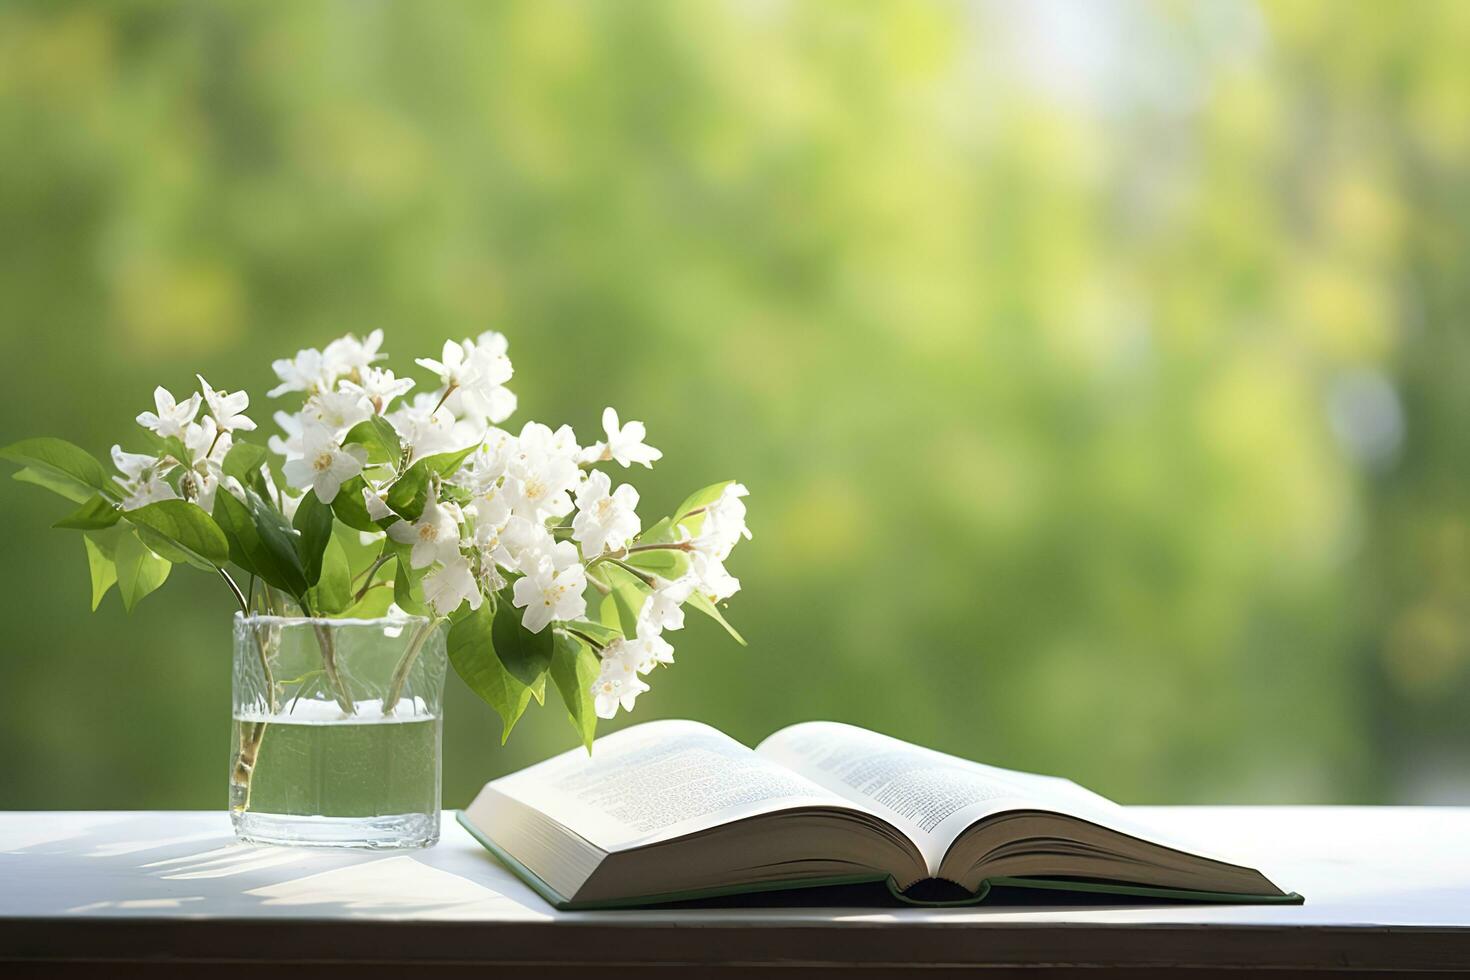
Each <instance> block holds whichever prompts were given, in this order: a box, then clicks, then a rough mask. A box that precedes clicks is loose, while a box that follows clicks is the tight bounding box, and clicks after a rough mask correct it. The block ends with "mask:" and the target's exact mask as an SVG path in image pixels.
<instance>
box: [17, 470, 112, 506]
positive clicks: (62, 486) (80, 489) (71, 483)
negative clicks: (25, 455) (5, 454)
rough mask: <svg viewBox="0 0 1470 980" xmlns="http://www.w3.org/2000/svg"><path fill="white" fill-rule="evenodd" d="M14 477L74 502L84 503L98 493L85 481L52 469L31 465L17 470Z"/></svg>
mask: <svg viewBox="0 0 1470 980" xmlns="http://www.w3.org/2000/svg"><path fill="white" fill-rule="evenodd" d="M12 478H13V479H15V480H18V481H20V482H21V483H29V484H30V485H31V486H35V487H41V488H43V489H46V490H50V491H51V492H52V493H54V494H58V495H60V496H62V497H65V498H66V499H67V500H70V501H71V502H72V503H74V504H80V503H84V502H86V501H87V500H88V499H90V498H91V497H92V496H93V495H94V494H95V493H96V491H95V490H93V489H92V488H91V487H89V486H87V485H86V484H85V483H79V482H77V481H76V480H73V479H72V478H71V477H69V476H65V475H63V474H60V473H54V472H52V471H51V470H38V469H32V468H31V467H29V466H27V467H26V468H25V469H20V470H16V471H15V473H14V474H13V476H12Z"/></svg>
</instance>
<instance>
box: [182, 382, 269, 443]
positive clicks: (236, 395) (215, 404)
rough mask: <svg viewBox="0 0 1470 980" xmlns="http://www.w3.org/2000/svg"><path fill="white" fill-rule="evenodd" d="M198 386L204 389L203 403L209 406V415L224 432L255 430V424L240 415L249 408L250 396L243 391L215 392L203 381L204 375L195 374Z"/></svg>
mask: <svg viewBox="0 0 1470 980" xmlns="http://www.w3.org/2000/svg"><path fill="white" fill-rule="evenodd" d="M194 377H196V378H198V379H199V384H200V386H201V387H202V388H203V389H204V401H205V403H206V404H208V405H209V414H210V415H213V416H214V420H215V422H216V423H218V424H219V427H220V428H221V429H223V430H224V431H226V432H234V431H235V430H237V429H238V430H239V431H241V432H249V431H250V430H251V429H254V428H255V423H254V422H252V421H250V420H249V419H248V418H246V417H245V416H244V415H242V414H241V413H242V412H244V411H245V409H247V408H249V407H250V396H249V395H247V394H246V393H245V392H243V391H236V392H228V391H224V390H223V389H221V390H220V391H215V390H214V389H213V388H211V387H210V386H209V382H208V381H205V380H204V375H202V374H196V375H194Z"/></svg>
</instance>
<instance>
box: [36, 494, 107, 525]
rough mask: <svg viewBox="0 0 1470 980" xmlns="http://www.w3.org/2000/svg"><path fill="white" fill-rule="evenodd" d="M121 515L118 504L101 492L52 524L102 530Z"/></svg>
mask: <svg viewBox="0 0 1470 980" xmlns="http://www.w3.org/2000/svg"><path fill="white" fill-rule="evenodd" d="M121 516H122V515H121V514H120V513H119V512H118V509H117V505H116V504H114V503H112V502H111V501H110V500H108V499H106V498H105V497H103V496H102V495H101V494H93V495H92V496H91V497H89V498H87V502H86V503H84V504H82V506H81V507H79V508H77V509H76V510H74V511H72V512H71V513H70V514H68V515H67V516H66V517H63V518H62V519H61V520H59V521H57V522H56V523H55V524H52V525H51V526H52V527H66V528H74V529H75V530H78V531H100V530H102V529H103V528H108V527H112V525H114V524H116V523H117V522H118V519H119V518H120V517H121Z"/></svg>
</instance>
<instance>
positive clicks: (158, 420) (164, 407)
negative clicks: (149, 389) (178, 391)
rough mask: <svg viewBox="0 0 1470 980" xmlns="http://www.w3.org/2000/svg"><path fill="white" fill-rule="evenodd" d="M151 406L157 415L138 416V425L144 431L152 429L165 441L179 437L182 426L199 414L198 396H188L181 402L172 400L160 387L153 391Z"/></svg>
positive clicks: (150, 413)
mask: <svg viewBox="0 0 1470 980" xmlns="http://www.w3.org/2000/svg"><path fill="white" fill-rule="evenodd" d="M153 405H154V407H156V408H157V409H158V413H157V414H154V413H153V412H143V413H142V414H140V415H139V416H138V424H139V425H141V426H143V428H145V429H152V430H153V431H154V432H156V433H158V434H159V435H160V436H163V437H164V438H165V439H167V438H168V437H169V436H181V435H183V432H184V426H186V425H188V424H189V423H190V422H192V421H194V416H195V415H197V414H199V395H198V394H197V393H195V394H193V395H190V396H189V397H188V398H186V399H184V400H183V401H182V402H177V401H175V400H174V396H173V395H172V393H170V392H169V390H168V389H167V388H165V387H163V386H162V385H159V386H158V387H157V388H154V389H153Z"/></svg>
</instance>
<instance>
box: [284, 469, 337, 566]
mask: <svg viewBox="0 0 1470 980" xmlns="http://www.w3.org/2000/svg"><path fill="white" fill-rule="evenodd" d="M291 526H292V527H294V528H296V530H297V531H298V532H300V533H299V534H298V535H297V537H296V553H297V554H298V555H300V556H301V571H302V573H303V574H304V575H305V576H306V584H307V586H308V587H311V586H315V585H316V584H317V581H318V580H319V579H320V578H321V575H322V555H323V554H324V553H325V552H326V550H327V542H328V541H330V540H331V538H332V508H330V507H328V506H327V505H326V504H324V503H322V501H321V498H320V497H318V496H317V495H316V491H315V490H308V491H306V493H305V494H304V495H302V497H301V503H299V504H297V505H296V516H295V518H294V519H292V521H291Z"/></svg>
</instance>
